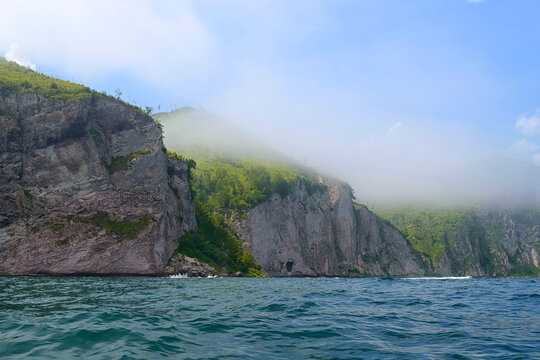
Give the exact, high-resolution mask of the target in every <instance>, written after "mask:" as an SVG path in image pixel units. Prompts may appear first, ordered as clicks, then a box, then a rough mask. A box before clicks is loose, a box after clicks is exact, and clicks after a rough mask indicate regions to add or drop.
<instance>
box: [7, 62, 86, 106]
mask: <svg viewBox="0 0 540 360" xmlns="http://www.w3.org/2000/svg"><path fill="white" fill-rule="evenodd" d="M24 93H40V94H43V95H44V96H47V97H49V98H51V99H58V100H64V101H65V102H68V103H69V102H72V101H78V100H83V99H88V98H90V97H91V95H92V90H90V88H88V87H86V86H83V85H79V84H74V83H72V82H69V81H64V80H59V79H54V78H51V77H49V76H46V75H43V74H40V73H38V72H35V71H33V70H30V69H28V68H25V67H24V66H20V65H18V64H17V63H15V62H13V61H8V60H6V59H4V58H0V95H2V96H8V95H11V94H24Z"/></svg>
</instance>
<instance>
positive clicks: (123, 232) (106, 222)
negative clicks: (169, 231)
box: [70, 211, 155, 239]
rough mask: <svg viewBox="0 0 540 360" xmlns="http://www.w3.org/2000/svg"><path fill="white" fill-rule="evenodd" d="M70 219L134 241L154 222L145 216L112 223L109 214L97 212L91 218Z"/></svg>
mask: <svg viewBox="0 0 540 360" xmlns="http://www.w3.org/2000/svg"><path fill="white" fill-rule="evenodd" d="M70 218H71V219H72V220H73V221H76V222H80V223H86V224H92V225H94V226H96V227H99V228H102V229H104V230H105V231H106V232H107V233H110V234H114V235H118V236H119V237H120V238H121V239H134V238H135V237H137V235H139V233H140V232H141V231H142V230H143V229H145V228H146V227H147V226H148V225H149V224H150V223H151V222H152V221H155V220H154V218H153V217H152V216H150V215H145V216H142V217H140V218H138V219H135V220H131V221H114V220H111V218H110V216H109V214H108V213H107V212H105V211H97V212H96V213H95V214H94V215H91V216H78V215H72V216H71V217H70Z"/></svg>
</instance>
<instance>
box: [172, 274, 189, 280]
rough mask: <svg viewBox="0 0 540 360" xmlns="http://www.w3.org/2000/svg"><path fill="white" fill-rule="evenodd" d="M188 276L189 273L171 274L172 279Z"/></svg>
mask: <svg viewBox="0 0 540 360" xmlns="http://www.w3.org/2000/svg"><path fill="white" fill-rule="evenodd" d="M187 277H188V276H187V274H176V275H171V276H169V278H171V279H186V278H187Z"/></svg>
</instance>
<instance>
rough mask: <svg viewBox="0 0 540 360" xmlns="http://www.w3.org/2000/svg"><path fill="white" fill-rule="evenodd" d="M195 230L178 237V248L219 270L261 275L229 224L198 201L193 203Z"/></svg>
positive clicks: (257, 266)
mask: <svg viewBox="0 0 540 360" xmlns="http://www.w3.org/2000/svg"><path fill="white" fill-rule="evenodd" d="M196 217H197V225H198V230H197V231H196V232H193V233H187V234H185V235H184V236H182V237H181V238H180V240H179V246H178V249H177V251H178V252H181V253H182V254H185V255H187V256H189V257H192V258H195V259H198V260H200V261H202V262H204V263H207V264H209V265H211V266H212V267H214V268H215V269H216V270H218V271H222V269H223V268H225V269H226V270H227V271H229V272H237V271H240V272H242V273H243V274H244V275H246V276H255V277H260V276H264V275H263V273H262V272H261V267H260V266H259V265H258V264H257V263H256V261H255V259H253V256H252V255H251V254H250V253H248V252H246V251H244V249H243V247H242V243H241V241H240V240H238V238H236V237H235V236H234V235H233V233H232V231H231V230H230V229H229V227H228V225H227V224H225V222H224V221H223V219H222V218H221V217H219V216H216V215H213V214H212V213H211V212H210V211H208V210H207V209H206V208H205V207H204V206H203V205H201V204H200V203H198V202H197V203H196Z"/></svg>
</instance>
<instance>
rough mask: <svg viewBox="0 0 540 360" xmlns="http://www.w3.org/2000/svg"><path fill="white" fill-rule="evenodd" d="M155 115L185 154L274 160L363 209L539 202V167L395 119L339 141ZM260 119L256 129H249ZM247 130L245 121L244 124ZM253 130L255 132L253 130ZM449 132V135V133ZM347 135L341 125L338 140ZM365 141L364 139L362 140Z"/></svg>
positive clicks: (264, 126)
mask: <svg viewBox="0 0 540 360" xmlns="http://www.w3.org/2000/svg"><path fill="white" fill-rule="evenodd" d="M178 113H179V114H178V115H176V113H172V114H164V115H161V116H160V115H158V116H156V117H157V118H158V119H161V121H162V122H163V124H164V127H165V144H166V145H167V147H168V148H169V149H173V150H176V151H181V152H182V153H184V154H185V155H187V156H197V155H201V152H203V153H205V154H206V155H210V156H218V157H222V158H233V159H235V158H256V159H263V160H267V161H279V162H282V163H288V164H290V165H291V166H297V167H300V168H303V169H313V170H315V171H317V172H318V173H320V174H322V175H325V176H331V177H337V178H341V179H342V180H345V181H347V182H349V183H350V184H351V185H352V186H353V188H354V190H355V194H356V197H357V199H358V201H360V202H363V203H365V204H368V205H370V206H386V205H410V204H417V205H425V206H460V205H466V206H472V205H474V206H484V205H485V206H504V207H516V206H521V205H524V206H535V207H536V206H538V203H539V201H540V196H539V195H540V191H539V190H540V187H539V181H538V180H539V179H540V168H539V167H538V166H535V165H533V164H530V163H527V162H525V161H522V160H519V159H512V158H494V157H492V155H493V154H492V153H488V152H487V151H486V150H485V149H484V152H482V149H480V148H477V149H474V148H473V147H466V143H460V142H459V141H454V142H452V141H450V140H451V139H448V138H443V137H441V138H437V137H436V136H435V135H434V134H428V133H423V134H422V139H423V140H422V139H420V138H418V137H416V136H413V135H411V134H410V132H409V131H408V130H407V129H406V128H405V125H403V124H402V123H397V125H394V126H392V127H391V129H389V130H388V131H387V132H386V133H385V134H384V136H383V137H382V138H377V137H370V138H367V139H360V138H354V137H352V139H353V140H354V141H353V142H352V143H345V142H343V143H342V144H339V143H338V142H337V141H336V138H333V136H335V135H332V134H331V133H330V132H329V133H326V134H324V133H321V132H319V131H317V129H312V130H311V131H310V130H304V129H294V127H292V126H291V127H289V128H287V127H276V128H275V130H276V132H274V131H272V127H269V126H268V124H269V123H270V121H268V120H266V119H263V120H259V121H247V122H246V123H244V124H248V125H251V126H253V127H252V128H251V129H250V130H249V131H248V130H246V129H245V128H242V121H237V122H236V123H234V122H233V121H231V120H230V119H226V118H223V117H220V116H217V115H215V114H213V113H210V112H208V111H206V110H201V109H189V108H188V109H182V110H181V111H179V112H178ZM254 124H259V126H254ZM246 127H247V126H246ZM257 127H260V128H261V129H259V130H257ZM452 135H455V134H452ZM347 138H349V136H347V135H346V129H345V131H344V132H343V134H342V136H341V137H340V139H342V140H344V139H347ZM361 140H365V141H361Z"/></svg>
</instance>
